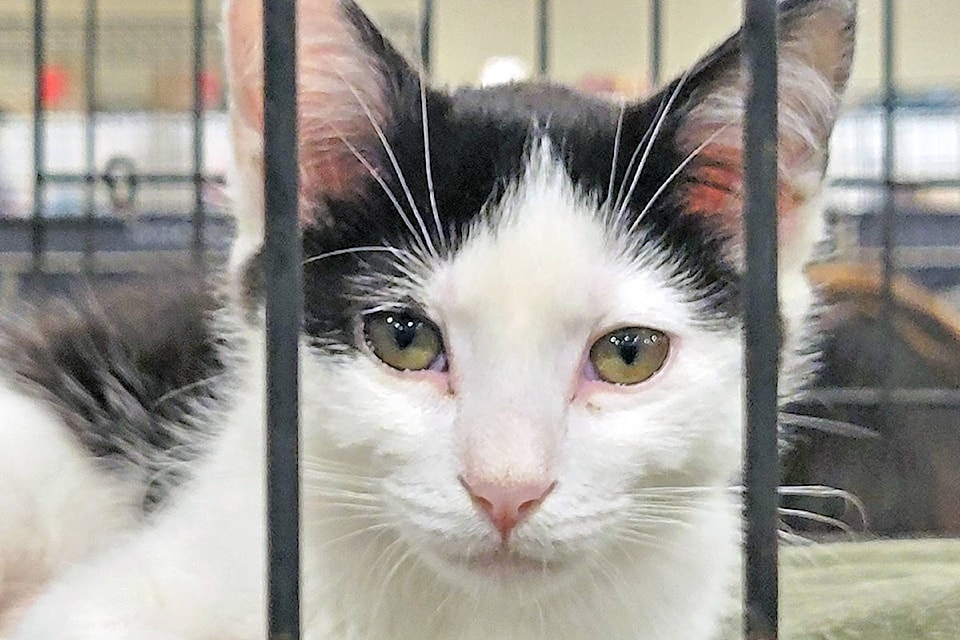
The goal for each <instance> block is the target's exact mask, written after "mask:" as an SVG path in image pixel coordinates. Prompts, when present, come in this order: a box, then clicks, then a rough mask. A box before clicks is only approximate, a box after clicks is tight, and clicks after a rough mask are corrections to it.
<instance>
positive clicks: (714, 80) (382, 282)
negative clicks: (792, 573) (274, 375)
mask: <svg viewBox="0 0 960 640" xmlns="http://www.w3.org/2000/svg"><path fill="white" fill-rule="evenodd" d="M260 5H261V3H260V1H259V0H233V1H232V2H230V3H228V6H227V9H226V32H227V35H228V45H229V46H228V52H229V53H228V60H227V66H228V69H229V76H230V85H231V89H232V110H231V114H232V127H233V135H234V147H235V153H236V167H235V172H234V175H233V176H232V184H233V187H234V189H235V193H236V212H237V217H238V226H239V239H238V241H237V245H236V248H235V250H234V256H233V261H232V264H233V270H232V273H231V275H230V278H228V279H229V281H230V282H231V285H230V286H226V287H223V288H222V289H221V290H220V291H219V293H216V294H211V293H206V292H204V291H198V290H196V289H194V288H192V287H186V286H177V285H176V284H175V285H174V286H173V287H170V288H168V289H169V290H167V289H150V290H147V291H144V290H141V291H140V292H138V293H136V294H129V295H128V296H127V297H116V296H113V297H109V296H108V297H106V298H100V299H97V300H91V301H88V302H84V303H75V304H72V305H67V304H62V305H59V306H54V307H49V308H47V309H46V311H45V312H44V313H43V314H41V315H40V316H38V317H36V318H34V319H32V320H24V321H23V322H21V324H19V325H18V326H17V327H14V328H11V329H9V331H8V332H7V336H6V341H5V347H4V354H5V355H4V359H5V362H6V364H4V370H5V374H4V382H3V386H2V390H0V514H2V517H0V615H4V616H5V617H6V623H7V625H8V628H9V629H10V633H11V634H12V635H10V637H11V638H16V639H18V640H27V639H29V640H39V639H54V638H55V639H77V640H79V639H91V640H93V639H96V640H107V639H117V640H120V639H124V640H161V639H163V640H167V639H170V640H172V639H175V638H176V639H179V640H186V639H190V640H201V639H204V640H209V639H213V638H216V639H218V640H226V639H236V640H241V639H242V640H248V639H253V638H259V637H262V636H263V634H264V628H265V625H264V615H263V611H264V605H263V599H264V597H263V596H264V562H265V561H264V549H265V542H264V526H263V521H264V496H263V487H264V468H263V460H264V431H263V420H262V418H263V414H264V396H265V388H264V387H265V384H264V378H263V350H264V345H263V322H262V317H261V314H260V309H261V303H262V294H263V286H262V280H261V278H260V267H261V262H262V260H261V256H260V254H259V245H260V242H261V236H262V227H263V218H262V213H261V210H262V204H263V194H262V190H261V189H262V187H261V185H262V179H261V172H262V166H263V157H262V145H261V142H260V139H261V136H260V131H261V128H262V120H263V116H262V114H263V110H262V102H261V99H260V95H261V87H262V78H261V72H260V69H261V50H262V47H261V43H260V42H259V40H258V38H259V33H260V30H259V21H260V13H259V12H260ZM299 9H300V50H299V57H300V60H301V65H302V66H301V68H300V70H299V81H300V89H301V129H300V130H301V137H302V141H301V158H300V160H301V177H302V207H301V220H302V231H303V249H304V254H305V257H306V261H305V270H306V273H305V304H306V318H305V326H304V333H303V345H304V347H305V348H304V349H303V356H302V371H303V389H302V418H303V481H304V492H303V506H304V522H303V552H304V563H305V564H304V572H305V585H304V589H305V594H304V600H303V603H302V606H303V615H304V618H305V623H306V626H305V628H306V632H305V637H306V638H308V639H311V640H372V639H375V638H376V639H382V640H491V639H492V638H497V639H503V640H532V639H550V640H588V639H589V640H597V639H599V638H602V639H603V640H628V639H630V640H637V639H644V640H668V639H669V640H694V639H696V640H706V639H710V638H715V637H716V635H717V634H718V633H719V629H720V626H721V622H722V620H723V618H724V617H725V616H728V615H732V613H733V611H734V610H735V608H736V607H735V602H736V591H737V589H736V583H737V577H738V574H739V571H740V555H739V553H738V544H739V533H740V518H739V513H738V509H739V504H738V499H737V496H736V494H735V492H733V491H731V490H730V489H729V485H730V484H731V482H733V481H735V478H736V476H737V473H738V469H739V466H740V449H741V413H742V401H741V367H740V362H741V348H742V346H741V336H740V294H739V281H740V263H741V258H740V249H739V246H740V242H739V239H740V235H739V234H740V232H739V228H740V212H741V204H742V173H743V172H742V166H741V160H740V154H741V136H742V128H741V124H742V118H743V102H744V88H745V84H746V79H745V77H744V72H743V70H742V69H741V47H740V39H739V37H738V36H734V37H733V38H731V39H730V40H728V41H726V42H725V43H723V44H722V45H720V46H719V48H717V49H716V50H715V51H714V52H712V53H711V54H709V55H708V56H707V57H705V58H704V59H703V60H701V61H700V62H699V63H697V64H696V65H695V66H694V67H693V68H692V69H690V70H689V71H688V72H686V73H685V74H684V75H683V76H682V77H681V78H679V79H678V80H676V81H675V82H673V83H671V84H670V85H669V86H667V87H666V88H665V89H664V90H663V91H662V92H661V93H659V94H658V95H655V96H653V97H652V98H650V99H649V100H646V101H644V102H641V103H638V104H608V103H607V102H603V101H601V100H599V99H594V98H590V97H585V96H582V95H577V94H576V93H574V92H572V91H570V90H567V89H564V88H561V87H555V86H530V85H512V86H505V87H499V88H491V89H484V90H473V89H463V90H459V91H455V92H453V93H447V92H443V91H438V90H434V89H430V88H427V87H425V86H424V85H423V83H422V82H421V76H420V75H419V74H418V73H417V72H416V71H415V70H413V69H412V68H411V67H410V66H409V65H408V64H407V63H406V62H405V61H404V60H403V59H402V58H401V57H400V56H399V55H398V54H397V53H396V51H395V50H394V49H393V48H391V46H390V45H389V44H387V43H386V42H385V41H384V40H383V39H382V37H381V36H380V34H379V33H378V32H377V30H376V28H375V27H374V26H373V25H372V24H371V23H370V22H369V21H368V20H367V18H366V17H364V15H363V14H362V13H361V11H360V10H359V9H358V8H357V7H356V6H355V5H354V4H353V3H352V2H350V1H349V0H343V1H341V2H336V1H335V0H300V3H299ZM854 17H855V6H854V2H853V0H788V1H786V2H783V3H782V4H781V18H780V29H781V40H782V45H781V51H780V59H781V63H780V64H781V67H780V75H781V87H780V91H781V101H780V123H781V127H780V150H781V151H780V158H781V160H780V163H781V164H780V198H779V215H780V218H781V229H782V230H781V245H782V247H781V255H782V258H781V273H780V280H781V286H782V298H783V299H782V318H781V325H782V328H783V331H784V336H785V346H784V359H783V361H784V372H785V374H786V379H787V380H788V383H787V384H786V385H785V388H784V389H783V393H784V395H788V394H789V393H790V392H791V391H792V389H793V388H794V387H795V383H796V382H797V381H798V380H799V379H800V377H801V376H798V375H796V374H795V372H797V371H800V370H802V369H803V362H804V360H803V358H801V357H799V356H797V355H796V354H797V353H798V352H799V351H800V347H801V346H802V345H803V344H804V334H805V331H804V329H805V326H806V316H807V314H808V312H809V307H810V305H811V302H812V298H813V296H812V293H811V290H810V287H809V285H808V284H807V283H806V280H805V279H804V277H803V275H802V265H803V264H804V262H805V260H806V259H807V258H808V257H809V255H810V252H811V249H812V247H813V245H814V243H815V241H816V240H817V238H818V235H819V233H820V223H819V211H818V194H819V192H820V188H821V180H822V174H823V170H824V166H825V163H826V159H827V140H828V137H829V134H830V130H831V127H832V125H833V122H834V120H835V118H836V116H837V111H838V108H839V101H840V94H841V92H842V90H843V87H844V84H845V82H846V80H847V77H848V75H849V72H850V64H851V57H852V49H853V32H854V22H855V20H854ZM791 381H792V382H791Z"/></svg>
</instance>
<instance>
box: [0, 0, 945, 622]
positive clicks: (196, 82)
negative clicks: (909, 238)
mask: <svg viewBox="0 0 960 640" xmlns="http://www.w3.org/2000/svg"><path fill="white" fill-rule="evenodd" d="M439 1H442V0H436V1H435V0H423V2H422V3H421V10H420V17H419V25H418V30H419V34H418V42H419V56H420V58H421V63H422V65H423V67H424V69H425V70H426V71H427V73H429V71H430V69H431V66H432V63H433V62H434V59H435V56H436V51H435V49H434V47H433V46H432V43H433V38H434V35H435V25H434V13H435V5H436V4H437V3H438V2H439ZM663 4H664V2H663V0H647V2H641V3H638V10H645V11H649V16H650V24H651V34H650V39H649V41H650V51H649V57H650V64H651V69H650V77H651V78H652V79H653V81H654V83H658V82H659V80H660V78H661V76H662V71H661V70H662V66H663V62H662V61H663V38H664V35H663V33H664V29H663ZM743 5H744V11H743V15H744V18H745V30H746V31H745V33H746V44H745V47H746V52H747V63H748V66H749V70H750V73H751V76H752V77H753V78H754V79H755V81H754V82H753V84H752V87H751V92H750V95H749V102H748V111H747V126H746V144H745V149H747V156H746V158H745V164H746V174H747V175H746V183H747V185H748V191H747V198H746V214H745V224H746V229H745V232H746V233H745V237H746V263H747V270H746V279H745V296H746V303H745V306H744V310H745V329H746V333H745V345H746V350H745V365H746V376H747V378H746V383H747V385H746V394H747V402H746V406H747V416H746V425H747V434H748V435H747V445H746V454H745V475H744V478H745V485H746V496H745V504H746V521H747V537H746V543H745V544H746V558H747V561H746V570H745V577H746V581H745V622H746V637H749V638H751V639H760V638H763V639H773V638H776V636H777V619H778V616H777V610H778V602H777V566H778V563H777V559H778V551H777V548H778V546H777V545H778V542H777V527H778V513H777V508H778V493H777V485H778V484H779V480H780V478H779V476H778V473H779V471H778V441H777V435H778V431H777V420H778V408H777V371H778V363H777V358H778V356H777V354H778V351H779V344H778V337H777V334H778V330H777V327H775V326H772V322H773V321H772V319H773V318H776V317H777V290H776V278H775V277H770V274H771V273H774V272H775V270H776V264H777V262H776V260H777V256H776V233H777V231H776V215H774V213H773V212H774V211H775V208H776V190H777V187H776V166H777V165H776V160H777V158H776V124H777V119H776V105H777V97H776V86H777V64H776V25H777V19H776V18H777V16H776V14H777V2H776V0H744V3H743ZM83 6H84V14H83V15H84V19H83V24H82V28H81V33H82V38H83V47H82V49H83V68H84V82H85V85H86V87H85V92H84V95H85V101H84V104H83V105H82V113H83V122H82V130H83V139H84V142H83V167H84V169H83V171H81V172H74V173H70V172H62V171H57V170H51V169H50V168H49V167H50V158H49V157H47V154H46V149H47V144H46V140H47V138H48V136H49V135H50V120H49V118H48V114H47V112H46V110H45V104H44V94H45V91H47V90H48V88H47V86H46V80H47V79H46V77H45V73H46V71H45V70H46V68H47V67H46V63H47V55H46V54H47V48H48V45H49V42H48V40H47V36H48V34H49V33H50V28H51V25H50V24H49V23H48V21H47V15H46V2H45V0H34V2H33V16H32V24H30V25H27V26H28V28H29V30H30V33H32V69H33V81H34V82H33V90H34V91H33V92H34V95H33V115H32V167H33V169H32V178H33V179H32V198H31V201H32V204H31V207H32V210H31V213H30V216H29V219H28V221H21V222H20V223H16V224H14V223H11V224H7V225H6V229H7V231H4V234H6V235H8V236H10V234H11V233H14V231H15V230H16V229H19V230H20V235H18V236H16V237H17V238H18V240H17V242H18V243H19V250H20V251H24V250H26V251H27V252H28V253H29V260H27V261H22V262H23V264H22V266H21V267H18V268H16V269H14V270H13V273H15V274H16V276H17V277H19V278H20V280H19V281H18V283H17V284H15V285H8V284H7V283H4V286H5V287H6V288H7V289H6V290H7V291H8V292H9V291H10V287H11V286H12V287H13V289H14V290H17V291H19V292H20V293H30V292H33V293H34V294H35V293H37V292H42V291H44V290H49V289H50V288H51V287H52V286H53V285H52V284H51V279H50V268H49V267H50V261H51V260H52V259H54V258H55V257H56V256H57V255H58V253H63V252H65V251H66V250H67V249H68V250H69V252H72V254H75V255H79V258H78V259H77V260H76V261H75V264H74V263H72V264H73V266H72V267H67V269H68V270H71V269H72V270H75V271H77V272H79V273H80V274H82V275H83V276H85V277H87V278H92V277H94V276H96V275H98V274H101V275H102V273H103V272H104V271H105V269H104V268H102V265H98V261H100V260H101V256H100V253H101V250H102V248H103V247H102V243H100V242H99V241H98V240H96V239H95V234H96V233H97V230H98V229H103V228H106V227H109V226H110V225H111V224H113V225H116V224H119V223H117V222H116V221H114V222H109V221H104V220H103V219H102V218H101V217H100V216H98V214H97V207H98V204H97V203H98V200H97V198H98V196H97V193H98V190H100V192H101V193H102V192H104V191H105V192H106V193H107V194H108V197H109V198H110V202H111V205H112V206H114V207H116V206H117V204H118V203H119V204H120V205H123V203H124V202H125V201H124V198H130V199H131V200H132V198H133V194H135V192H136V191H137V189H139V188H144V187H147V186H151V185H161V186H162V185H166V186H177V187H179V188H182V189H184V190H186V191H185V192H184V193H186V192H187V191H188V192H189V202H190V205H189V207H188V211H185V212H184V213H186V214H187V216H186V218H183V224H180V223H178V224H180V226H179V227H177V228H178V229H179V230H180V241H179V244H178V245H177V247H176V249H177V250H178V251H180V253H181V254H182V255H181V256H180V257H181V258H182V261H181V264H180V268H183V269H186V270H196V271H200V272H203V271H205V270H207V269H209V268H210V267H211V265H212V264H213V263H216V262H217V261H218V260H220V259H221V258H222V255H223V253H224V250H225V246H226V242H227V240H226V238H227V237H228V236H229V224H228V223H226V222H223V220H222V219H221V218H220V217H218V216H211V211H210V208H211V206H210V204H209V198H208V197H207V196H208V193H207V192H208V190H209V189H210V188H211V187H215V186H216V185H219V184H221V183H222V182H223V175H222V173H220V172H219V171H218V170H211V169H210V167H208V166H205V165H206V162H205V158H207V151H208V149H207V148H206V146H205V145H206V143H205V140H206V134H207V133H208V131H209V128H210V127H218V126H223V124H222V122H218V121H217V120H216V119H215V118H214V117H213V114H211V113H209V112H208V107H207V105H206V104H205V97H204V90H205V85H204V82H205V79H204V78H205V77H204V65H205V59H206V57H207V55H208V53H209V51H210V50H211V48H212V47H211V45H210V42H209V41H210V38H211V33H213V32H212V27H213V25H210V24H209V20H208V18H207V14H206V12H205V7H204V0H192V11H191V15H190V16H189V22H190V29H189V33H190V38H189V46H190V53H191V57H190V77H191V94H192V95H191V105H190V109H189V114H188V116H187V117H186V119H185V120H184V119H181V121H179V124H178V125H177V126H178V127H180V129H182V130H184V131H186V132H187V134H188V137H189V140H190V157H189V161H188V162H186V163H183V165H182V166H181V167H180V168H179V170H176V171H169V170H150V169H147V170H142V169H139V168H137V167H136V166H135V165H132V164H130V163H124V162H123V159H122V158H120V159H119V160H118V161H116V162H112V163H108V165H107V166H103V165H102V164H101V163H100V162H99V161H98V156H97V136H96V126H97V123H98V121H100V122H101V123H102V122H103V121H102V118H103V116H102V114H101V113H100V109H99V105H98V99H97V91H96V84H97V83H96V78H97V68H98V67H97V60H98V55H99V54H98V45H97V34H98V30H99V29H100V28H101V22H100V20H101V16H100V13H99V8H98V0H84V5H83ZM294 6H295V1H294V0H264V28H265V31H264V33H265V49H264V56H265V58H264V65H265V66H264V68H265V86H264V89H265V91H266V92H267V93H268V94H269V95H270V99H269V100H266V101H265V105H266V113H265V122H266V125H265V130H266V131H265V158H266V171H265V189H266V191H265V193H266V207H267V209H268V210H269V211H270V212H271V215H270V216H267V218H266V220H267V226H266V239H265V243H266V261H265V276H266V280H267V287H266V291H267V307H266V313H267V315H266V317H267V332H268V347H267V349H268V358H267V376H268V379H269V383H268V385H267V386H268V388H270V389H271V390H272V393H271V394H270V397H269V398H268V401H267V406H268V415H267V425H268V428H267V433H268V434H269V443H268V467H269V481H268V484H269V491H268V494H269V497H268V511H269V515H268V517H269V547H270V553H269V558H270V572H269V575H270V593H269V614H270V615H269V632H270V634H271V637H272V638H277V639H281V638H283V639H292V638H297V637H299V633H300V627H299V561H298V554H299V550H298V545H299V505H298V499H297V498H298V491H299V489H298V462H297V456H298V442H297V434H298V427H297V425H298V421H297V420H298V404H297V403H298V401H297V388H298V370H297V362H298V357H297V346H298V335H299V330H300V317H301V306H302V302H301V291H300V286H299V283H300V280H301V254H300V252H301V248H300V243H299V241H298V229H297V193H298V182H297V181H298V175H297V174H298V172H297V167H296V161H295V158H296V157H297V134H296V123H297V119H296V82H295V77H294V73H293V71H292V70H293V69H295V66H296V50H295V46H294V34H295V28H296V15H295V8H294ZM535 10H536V21H535V34H532V36H533V37H534V38H535V40H536V70H537V75H538V76H539V77H542V78H548V77H549V76H550V72H551V69H550V52H551V49H552V48H553V47H562V46H563V43H562V42H554V41H552V40H551V38H550V34H551V2H550V0H536V3H535ZM882 12H883V13H882V24H883V29H882V36H883V37H882V51H881V55H882V67H881V69H882V96H881V100H880V104H879V117H878V122H879V126H880V131H881V133H882V150H881V157H882V171H881V175H880V176H879V178H878V179H867V178H854V179H846V180H841V181H840V184H841V185H842V186H846V187H851V188H865V189H879V190H880V191H881V192H882V202H881V206H880V214H879V215H878V216H876V219H877V220H879V224H878V225H877V229H876V234H877V236H878V242H876V245H877V248H878V251H879V256H880V261H881V264H882V283H881V292H882V293H881V297H882V300H883V306H884V310H885V312H886V313H885V314H884V316H883V317H884V318H885V320H884V322H886V323H887V325H889V324H890V323H891V322H892V321H891V320H890V317H891V309H892V308H893V306H894V304H895V302H894V298H893V293H892V291H893V284H892V283H893V282H894V279H895V276H896V274H897V263H896V248H897V246H896V244H897V237H898V236H897V224H898V205H897V195H898V193H900V192H902V191H904V190H910V189H913V188H916V184H915V183H910V182H908V181H905V180H900V179H899V178H898V174H897V171H896V167H895V158H896V146H897V136H896V127H895V118H896V115H897V108H898V101H897V100H898V98H897V84H896V79H895V77H894V76H895V74H894V44H895V38H896V28H895V26H896V25H895V20H894V16H895V13H894V1H893V0H883V2H882ZM213 37H215V34H214V36H213ZM944 184H945V186H950V185H951V184H952V185H954V186H958V185H960V180H957V179H954V180H953V181H952V182H951V181H945V182H944ZM62 185H69V186H72V187H75V188H78V189H80V190H81V191H82V192H83V200H82V202H81V205H82V206H81V207H80V210H81V211H82V212H83V214H82V215H81V216H79V217H75V218H74V219H72V220H70V221H60V220H55V219H53V218H51V216H50V215H48V214H49V213H50V211H49V207H48V204H47V203H48V197H47V196H48V191H49V190H50V189H52V188H57V187H59V186H62ZM0 204H2V202H0ZM121 208H122V206H121ZM181 217H182V216H181ZM4 224H6V223H4ZM64 229H66V230H67V231H64ZM64 233H67V234H68V235H70V234H72V235H70V238H72V239H71V240H70V241H69V242H67V241H66V240H62V239H60V236H61V235H63V234H64ZM58 234H60V235H58ZM65 247H66V248H67V249H65ZM111 269H112V271H115V272H119V271H123V270H124V267H123V265H119V266H117V265H114V266H112V267H110V268H109V269H106V271H110V270H111ZM888 328H889V326H888ZM818 394H819V395H818ZM813 395H814V396H815V397H820V398H832V400H833V401H836V402H841V403H851V404H874V405H877V406H879V407H880V408H881V411H882V412H887V413H889V412H890V411H891V410H892V407H895V406H897V405H898V404H911V403H912V404H922V405H938V406H950V407H954V408H958V409H960V391H956V390H952V389H939V388H938V389H925V388H924V389H897V388H895V387H894V382H893V380H892V378H891V377H890V376H887V378H885V381H884V383H883V384H881V385H880V386H879V387H878V388H867V389H864V388H857V389H851V388H841V389H836V388H834V389H819V390H815V391H814V393H813Z"/></svg>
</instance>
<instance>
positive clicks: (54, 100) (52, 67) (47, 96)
mask: <svg viewBox="0 0 960 640" xmlns="http://www.w3.org/2000/svg"><path fill="white" fill-rule="evenodd" d="M69 93H70V73H69V72H68V71H67V70H66V69H64V68H63V67H61V66H60V65H58V64H48V65H46V66H45V67H44V68H43V69H42V70H41V71H40V104H41V105H43V108H44V109H55V108H57V107H59V106H60V105H61V104H63V101H64V99H65V98H66V97H67V95H68V94H69Z"/></svg>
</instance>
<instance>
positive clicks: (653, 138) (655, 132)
mask: <svg viewBox="0 0 960 640" xmlns="http://www.w3.org/2000/svg"><path fill="white" fill-rule="evenodd" d="M690 73H691V70H690V69H688V70H687V72H686V73H684V74H683V76H682V77H681V78H680V80H679V81H677V86H676V87H675V88H674V89H673V91H672V92H671V93H670V99H669V100H667V102H666V104H665V105H664V106H663V109H662V110H660V112H659V115H658V117H657V119H656V120H655V121H654V126H653V129H652V133H651V135H650V136H649V141H648V142H647V145H646V148H645V149H644V150H643V156H642V157H641V158H640V164H639V165H637V170H636V172H634V174H633V181H632V182H631V183H630V189H629V190H628V191H627V193H626V195H625V196H624V198H623V200H621V201H620V203H619V206H618V207H617V220H620V219H621V218H622V217H623V214H624V212H625V211H626V209H627V205H628V204H629V202H630V198H632V197H633V192H634V191H635V190H636V188H637V184H638V183H639V182H640V176H641V175H642V174H643V168H644V167H645V166H646V164H647V159H648V158H649V157H650V152H651V151H653V145H654V144H656V142H657V138H658V137H659V136H660V131H661V130H662V129H663V125H664V123H665V122H666V121H667V116H668V115H670V110H671V109H672V108H673V103H674V102H676V100H677V98H678V97H679V96H680V92H681V91H682V90H683V87H684V86H685V85H686V83H687V79H688V78H689V77H690ZM644 137H646V136H644ZM641 144H643V143H642V142H641ZM634 153H636V152H634ZM627 177H628V176H626V175H625V176H624V180H626V179H627Z"/></svg>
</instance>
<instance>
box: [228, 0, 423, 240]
mask: <svg viewBox="0 0 960 640" xmlns="http://www.w3.org/2000/svg"><path fill="white" fill-rule="evenodd" d="M262 11H263V1H262V0H227V2H226V4H225V31H226V41H227V47H226V48H227V58H226V66H227V74H228V79H229V98H230V124H231V130H232V136H233V144H234V154H235V158H236V160H235V162H236V165H235V167H234V173H233V175H232V176H231V178H232V182H233V184H234V188H235V189H239V192H237V193H235V194H234V196H235V204H236V209H237V212H236V213H237V219H238V227H239V229H238V232H239V235H240V236H241V238H244V237H246V238H247V240H248V242H259V239H260V238H261V237H262V230H263V219H262V218H263V38H262V33H263V27H262V19H263V18H262V16H263V13H262ZM297 60H298V62H297V65H298V69H297V82H298V91H299V97H298V109H299V121H298V126H299V137H300V151H299V166H300V190H301V197H300V218H301V224H302V225H312V224H322V223H323V222H324V220H323V219H322V215H323V214H322V213H321V211H322V207H321V203H320V201H321V200H323V199H324V198H336V199H346V198H350V197H351V196H354V195H356V193H357V192H359V191H360V190H361V189H362V183H363V182H364V180H365V179H366V178H368V177H369V173H368V171H369V170H370V168H372V167H374V166H376V165H377V164H378V163H377V162H376V160H375V156H376V155H377V153H376V151H377V150H378V149H379V148H380V147H379V146H378V145H380V141H379V137H378V136H379V135H380V132H382V131H383V130H384V129H387V127H388V124H389V121H390V118H391V115H390V114H391V110H392V108H393V103H394V100H393V94H394V93H395V92H396V91H398V90H399V89H398V87H400V86H401V85H403V84H404V83H405V82H407V81H410V82H414V83H415V82H418V81H419V79H418V76H417V74H416V73H415V72H414V71H413V70H412V69H411V68H410V67H409V66H408V65H407V63H406V62H405V61H404V60H403V58H402V57H401V56H400V55H399V54H398V53H397V52H396V51H395V50H394V49H393V48H392V47H391V46H390V45H389V43H387V42H386V40H384V38H383V37H382V35H381V34H380V33H379V32H378V31H377V29H376V27H374V25H373V24H372V23H371V22H370V21H369V20H368V19H367V17H366V16H365V15H364V14H363V13H362V12H361V11H360V9H359V8H358V7H357V6H356V5H355V4H354V3H353V2H352V1H350V0H340V1H338V0H297ZM318 217H320V219H318Z"/></svg>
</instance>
